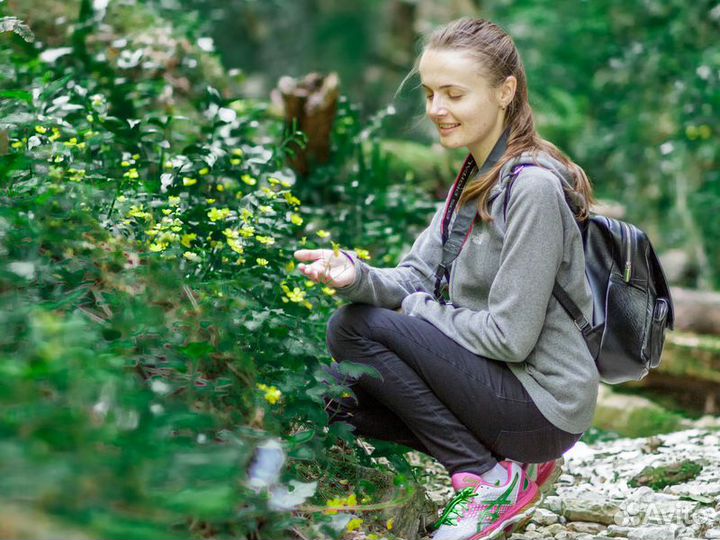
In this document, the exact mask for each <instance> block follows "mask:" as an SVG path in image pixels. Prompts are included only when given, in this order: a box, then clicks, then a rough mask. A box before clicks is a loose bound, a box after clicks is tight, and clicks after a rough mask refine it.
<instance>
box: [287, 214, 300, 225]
mask: <svg viewBox="0 0 720 540" xmlns="http://www.w3.org/2000/svg"><path fill="white" fill-rule="evenodd" d="M290 221H292V223H293V224H294V225H297V226H300V225H302V224H303V218H301V217H300V216H299V215H297V214H292V215H291V216H290Z"/></svg>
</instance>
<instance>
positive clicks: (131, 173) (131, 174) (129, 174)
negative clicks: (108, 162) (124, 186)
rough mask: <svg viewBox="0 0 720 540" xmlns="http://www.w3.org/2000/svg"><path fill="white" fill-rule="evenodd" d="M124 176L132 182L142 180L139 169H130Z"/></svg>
mask: <svg viewBox="0 0 720 540" xmlns="http://www.w3.org/2000/svg"><path fill="white" fill-rule="evenodd" d="M123 176H124V177H125V178H129V179H130V180H137V179H138V178H140V175H139V174H138V172H137V169H134V168H133V169H128V171H127V172H126V173H125V174H123Z"/></svg>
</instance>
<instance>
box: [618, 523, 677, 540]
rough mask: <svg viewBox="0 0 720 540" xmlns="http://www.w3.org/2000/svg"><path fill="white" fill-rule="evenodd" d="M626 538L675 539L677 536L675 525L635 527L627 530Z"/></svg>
mask: <svg viewBox="0 0 720 540" xmlns="http://www.w3.org/2000/svg"><path fill="white" fill-rule="evenodd" d="M627 537H628V540H675V539H676V538H677V537H678V526H677V525H663V526H650V527H637V528H635V529H633V530H631V531H630V532H628V536H627Z"/></svg>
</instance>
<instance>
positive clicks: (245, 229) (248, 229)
mask: <svg viewBox="0 0 720 540" xmlns="http://www.w3.org/2000/svg"><path fill="white" fill-rule="evenodd" d="M253 234H255V227H253V226H252V225H243V226H242V227H240V236H242V237H243V238H250V237H251V236H252V235H253Z"/></svg>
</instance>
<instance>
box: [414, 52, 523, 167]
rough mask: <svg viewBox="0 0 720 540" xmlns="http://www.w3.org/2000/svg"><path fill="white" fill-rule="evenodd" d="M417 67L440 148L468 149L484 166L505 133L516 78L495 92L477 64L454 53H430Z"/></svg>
mask: <svg viewBox="0 0 720 540" xmlns="http://www.w3.org/2000/svg"><path fill="white" fill-rule="evenodd" d="M418 67H419V72H420V79H421V83H422V86H423V89H424V91H425V96H426V97H425V112H426V113H427V115H428V117H429V118H430V120H432V122H433V123H434V124H435V126H436V127H437V130H438V132H439V134H440V144H442V145H443V146H444V147H445V148H460V147H463V146H466V147H467V148H468V150H469V151H470V153H471V154H472V155H473V157H474V158H475V160H476V161H477V162H478V163H482V162H484V161H485V158H486V157H487V156H488V154H489V153H490V151H491V150H492V147H493V146H494V145H495V142H496V141H497V139H498V138H499V137H500V134H501V133H502V130H503V121H504V118H505V111H504V110H503V109H502V106H503V105H507V104H508V103H509V102H510V100H511V99H512V95H513V94H514V91H515V80H514V78H513V77H508V79H507V80H506V82H505V83H503V85H501V86H500V87H498V88H492V87H491V86H490V84H489V82H488V80H487V79H486V78H485V77H484V76H482V75H481V74H480V73H478V71H479V70H478V65H477V62H476V61H475V60H473V59H472V58H470V57H469V56H468V55H466V54H463V53H462V52H461V51H453V50H434V49H428V50H426V51H425V52H424V53H423V55H422V57H421V59H420V64H419V66H418ZM508 80H510V83H509V84H508V82H507V81H508Z"/></svg>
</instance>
